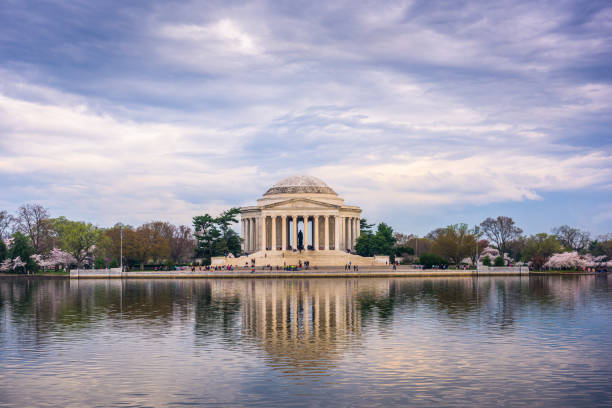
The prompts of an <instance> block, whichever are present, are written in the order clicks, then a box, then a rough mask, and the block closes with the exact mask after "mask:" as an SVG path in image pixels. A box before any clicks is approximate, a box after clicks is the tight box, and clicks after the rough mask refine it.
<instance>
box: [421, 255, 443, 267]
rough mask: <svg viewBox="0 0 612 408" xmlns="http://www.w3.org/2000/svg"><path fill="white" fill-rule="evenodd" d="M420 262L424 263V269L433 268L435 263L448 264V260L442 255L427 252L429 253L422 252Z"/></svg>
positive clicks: (439, 264)
mask: <svg viewBox="0 0 612 408" xmlns="http://www.w3.org/2000/svg"><path fill="white" fill-rule="evenodd" d="M419 263H420V264H421V265H423V269H431V267H432V266H434V265H438V266H441V265H448V262H446V261H445V260H444V259H443V258H441V257H440V256H438V255H436V254H427V253H425V254H421V256H420V257H419Z"/></svg>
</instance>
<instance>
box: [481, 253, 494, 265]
mask: <svg viewBox="0 0 612 408" xmlns="http://www.w3.org/2000/svg"><path fill="white" fill-rule="evenodd" d="M482 264H483V265H484V266H492V264H491V258H490V257H489V255H485V257H484V258H482Z"/></svg>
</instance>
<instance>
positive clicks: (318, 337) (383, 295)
mask: <svg viewBox="0 0 612 408" xmlns="http://www.w3.org/2000/svg"><path fill="white" fill-rule="evenodd" d="M601 281H602V280H601V278H595V277H593V276H543V277H539V276H535V277H534V276H532V277H529V278H525V277H520V278H519V277H506V278H499V277H490V278H487V277H479V278H424V279H414V278H408V279H296V280H290V279H287V280H274V279H270V280H243V279H236V280H231V279H229V280H197V279H196V280H191V279H184V280H181V279H176V280H161V279H160V280H124V281H121V280H69V279H40V278H35V279H30V278H24V277H19V278H2V279H0V311H1V312H2V316H3V320H2V322H3V323H2V324H3V325H6V321H5V320H4V319H10V320H11V325H12V328H11V331H12V333H13V334H14V335H15V336H16V337H17V338H19V339H20V340H19V341H20V342H21V343H23V344H24V345H26V344H28V343H29V342H34V343H40V342H42V341H44V339H45V338H46V337H47V336H49V335H51V333H52V334H53V335H54V336H61V335H62V334H63V333H65V332H68V331H80V330H88V329H90V328H91V327H92V326H94V325H96V324H99V323H100V321H101V320H108V321H109V322H110V324H114V325H120V324H129V323H130V322H132V323H133V324H137V325H140V324H142V325H145V327H146V328H147V329H155V330H159V331H164V330H168V329H169V327H170V326H172V325H173V324H175V322H176V321H179V324H180V321H181V320H185V319H191V318H192V317H193V319H194V331H195V334H196V336H197V338H198V339H204V338H207V337H210V336H214V335H216V334H220V335H221V336H223V338H224V339H225V340H226V341H238V340H242V339H244V340H246V341H253V342H254V343H256V344H258V345H260V346H261V347H262V349H263V350H265V351H266V352H267V354H268V355H269V356H270V358H273V359H277V360H283V361H285V362H288V363H287V364H284V366H285V367H287V366H291V367H307V366H310V367H316V366H317V364H320V360H327V359H329V360H330V361H334V360H335V358H336V357H337V356H338V355H339V354H340V353H341V351H342V350H344V349H346V347H347V346H349V345H350V344H358V342H359V341H360V339H361V333H362V329H363V328H365V327H366V326H372V327H378V329H381V330H382V329H384V328H385V327H391V322H392V321H393V319H394V318H395V317H397V316H398V314H399V313H408V312H410V310H411V309H412V310H417V308H419V309H420V310H424V311H426V312H431V311H433V312H437V313H440V314H443V315H444V317H445V318H450V319H454V320H456V319H463V320H465V321H467V320H468V319H478V320H479V321H480V322H482V323H483V324H486V325H488V326H494V327H499V328H501V329H504V328H511V327H513V325H514V324H515V320H516V318H517V316H518V315H517V313H520V310H521V309H523V308H525V307H537V308H539V309H546V308H558V307H559V305H560V304H563V306H564V307H565V308H566V310H570V311H571V310H574V309H577V308H578V307H579V306H580V304H581V302H583V301H584V299H585V297H587V296H596V295H597V291H595V290H594V289H593V287H594V285H595V284H596V283H597V286H595V287H596V288H597V290H599V291H604V292H605V291H606V290H607V285H602V284H601ZM603 281H604V282H605V283H607V279H605V278H604V280H603ZM375 325H377V326H375ZM0 328H3V327H0ZM4 331H5V330H4Z"/></svg>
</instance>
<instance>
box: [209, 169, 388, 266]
mask: <svg viewBox="0 0 612 408" xmlns="http://www.w3.org/2000/svg"><path fill="white" fill-rule="evenodd" d="M240 210H241V231H242V234H241V237H242V245H243V246H242V250H243V254H244V255H243V256H241V257H239V258H231V257H225V258H224V257H217V258H213V260H212V264H213V265H223V264H231V265H236V266H244V265H245V263H249V265H250V264H252V263H253V261H254V262H255V265H256V266H262V265H270V266H288V265H297V264H299V263H301V264H304V263H305V262H308V263H309V264H310V266H340V265H345V264H348V263H351V265H364V266H366V265H374V264H381V263H382V264H383V265H384V264H385V259H386V260H387V261H388V258H386V257H383V258H378V257H376V258H377V259H375V258H368V257H361V256H358V255H356V254H354V249H355V244H356V242H357V238H358V237H359V231H360V228H359V220H360V217H361V208H359V207H358V206H355V205H346V204H345V203H344V199H343V198H341V197H340V196H338V194H337V193H336V192H335V191H334V190H333V189H332V188H331V187H329V186H328V185H327V184H325V182H323V181H322V180H320V179H318V178H316V177H312V176H292V177H287V178H285V179H283V180H281V181H279V182H278V183H276V184H274V185H273V186H272V187H270V188H269V189H268V191H266V192H265V193H264V194H263V196H262V197H261V198H259V199H258V200H257V204H256V205H253V206H247V207H242V208H241V209H240Z"/></svg>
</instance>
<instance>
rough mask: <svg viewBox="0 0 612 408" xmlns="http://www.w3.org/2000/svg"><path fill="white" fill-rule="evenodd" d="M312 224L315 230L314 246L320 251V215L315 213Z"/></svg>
mask: <svg viewBox="0 0 612 408" xmlns="http://www.w3.org/2000/svg"><path fill="white" fill-rule="evenodd" d="M312 225H313V230H314V231H313V234H314V241H313V245H312V248H313V249H314V250H315V251H318V250H319V216H318V215H315V217H314V221H313V222H312Z"/></svg>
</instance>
